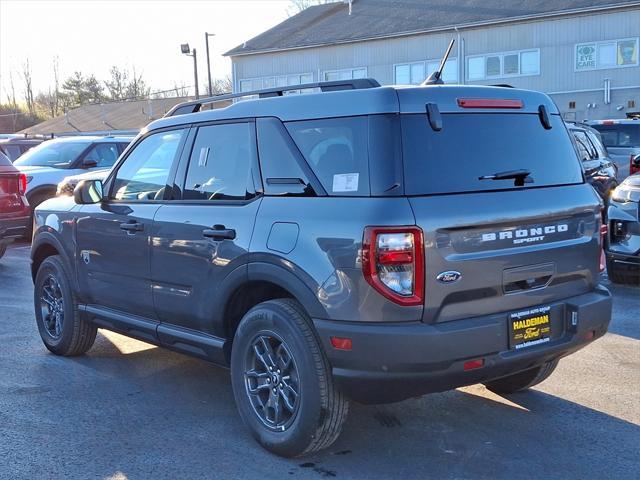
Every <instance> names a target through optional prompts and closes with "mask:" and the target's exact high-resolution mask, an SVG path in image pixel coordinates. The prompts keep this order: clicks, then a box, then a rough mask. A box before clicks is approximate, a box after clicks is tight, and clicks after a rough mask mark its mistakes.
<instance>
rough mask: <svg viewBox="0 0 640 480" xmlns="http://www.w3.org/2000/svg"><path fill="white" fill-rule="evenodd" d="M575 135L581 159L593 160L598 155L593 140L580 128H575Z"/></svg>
mask: <svg viewBox="0 0 640 480" xmlns="http://www.w3.org/2000/svg"><path fill="white" fill-rule="evenodd" d="M573 135H574V136H575V139H576V145H577V146H578V152H579V153H580V160H582V161H585V160H593V159H594V158H596V157H597V155H596V153H595V151H594V150H593V146H592V145H591V142H590V141H589V139H588V138H587V135H586V134H585V133H584V132H581V131H580V130H573Z"/></svg>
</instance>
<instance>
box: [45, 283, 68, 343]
mask: <svg viewBox="0 0 640 480" xmlns="http://www.w3.org/2000/svg"><path fill="white" fill-rule="evenodd" d="M40 311H41V312H42V322H43V324H44V329H45V330H46V332H47V334H48V335H49V336H50V337H51V338H53V339H54V340H58V339H59V338H60V337H61V336H62V325H63V322H64V296H63V294H62V288H61V287H60V283H59V282H58V280H57V279H56V277H55V276H54V275H48V276H47V278H46V279H45V280H44V282H43V283H42V287H41V292H40Z"/></svg>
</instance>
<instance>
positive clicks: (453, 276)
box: [436, 270, 462, 283]
mask: <svg viewBox="0 0 640 480" xmlns="http://www.w3.org/2000/svg"><path fill="white" fill-rule="evenodd" d="M461 278H462V274H461V273H460V272H455V271H453V270H451V271H449V272H442V273H441V274H440V275H438V276H437V277H436V280H438V281H439V282H440V283H455V282H457V281H458V280H460V279H461Z"/></svg>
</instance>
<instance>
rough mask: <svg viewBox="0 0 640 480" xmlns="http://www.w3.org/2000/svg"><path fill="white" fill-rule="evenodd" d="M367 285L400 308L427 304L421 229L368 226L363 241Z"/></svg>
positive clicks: (364, 271)
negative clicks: (425, 301)
mask: <svg viewBox="0 0 640 480" xmlns="http://www.w3.org/2000/svg"><path fill="white" fill-rule="evenodd" d="M362 270H363V273H364V277H365V278H366V280H367V282H369V284H370V285H371V286H372V287H373V288H375V289H376V290H377V291H378V292H379V293H381V294H382V295H383V296H385V297H386V298H388V299H389V300H392V301H393V302H395V303H397V304H399V305H406V306H409V305H422V304H423V303H424V250H423V241H422V230H421V229H420V228H418V227H367V228H366V229H365V231H364V239H363V242H362Z"/></svg>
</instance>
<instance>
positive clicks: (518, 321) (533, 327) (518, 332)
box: [509, 307, 551, 350]
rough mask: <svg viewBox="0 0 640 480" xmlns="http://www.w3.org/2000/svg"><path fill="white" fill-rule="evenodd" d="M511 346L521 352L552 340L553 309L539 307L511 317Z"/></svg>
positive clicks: (513, 314)
mask: <svg viewBox="0 0 640 480" xmlns="http://www.w3.org/2000/svg"><path fill="white" fill-rule="evenodd" d="M509 329H510V336H509V339H510V346H511V349H513V350H520V349H523V348H527V347H533V346H534V345H540V344H543V343H547V342H549V341H550V340H551V307H537V308H532V309H529V310H524V311H522V312H516V313H512V314H511V315H510V316H509Z"/></svg>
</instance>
